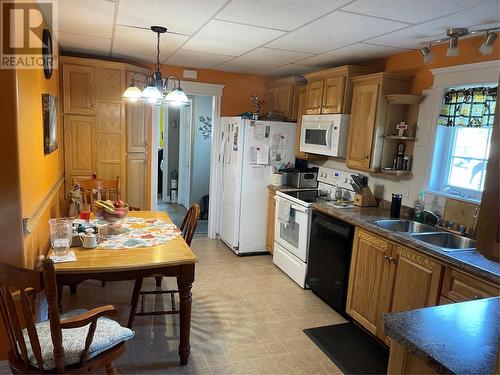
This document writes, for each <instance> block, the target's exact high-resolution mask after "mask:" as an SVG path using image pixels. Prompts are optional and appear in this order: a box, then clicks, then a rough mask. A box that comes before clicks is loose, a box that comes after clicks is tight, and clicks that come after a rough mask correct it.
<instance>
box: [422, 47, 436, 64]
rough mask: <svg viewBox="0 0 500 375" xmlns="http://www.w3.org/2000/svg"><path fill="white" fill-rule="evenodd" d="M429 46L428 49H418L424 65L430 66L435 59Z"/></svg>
mask: <svg viewBox="0 0 500 375" xmlns="http://www.w3.org/2000/svg"><path fill="white" fill-rule="evenodd" d="M430 48H431V46H430V45H429V47H423V48H421V49H420V53H422V57H423V59H424V64H426V65H428V64H432V63H433V62H434V61H436V57H435V56H434V54H433V53H432V52H431V49H430Z"/></svg>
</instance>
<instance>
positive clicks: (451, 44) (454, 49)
mask: <svg viewBox="0 0 500 375" xmlns="http://www.w3.org/2000/svg"><path fill="white" fill-rule="evenodd" d="M446 56H458V37H456V36H452V37H450V40H449V41H448V49H447V50H446Z"/></svg>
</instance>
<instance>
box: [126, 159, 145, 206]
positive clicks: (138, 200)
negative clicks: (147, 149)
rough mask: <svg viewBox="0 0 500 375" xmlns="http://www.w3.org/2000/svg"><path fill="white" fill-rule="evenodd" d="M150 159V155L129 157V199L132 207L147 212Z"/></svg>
mask: <svg viewBox="0 0 500 375" xmlns="http://www.w3.org/2000/svg"><path fill="white" fill-rule="evenodd" d="M148 180H149V159H148V154H144V153H137V154H128V155H127V199H128V204H129V205H130V206H132V207H138V208H140V209H141V210H147V209H148V207H149V204H148V201H149V199H148Z"/></svg>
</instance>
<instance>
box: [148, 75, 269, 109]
mask: <svg viewBox="0 0 500 375" xmlns="http://www.w3.org/2000/svg"><path fill="white" fill-rule="evenodd" d="M150 69H153V67H152V66H151V67H150ZM183 69H191V68H184V67H180V66H173V65H163V72H162V73H163V75H164V76H168V75H171V74H173V75H176V76H177V77H179V78H180V79H182V80H185V81H195V82H203V83H218V84H221V85H224V91H223V94H222V103H221V107H222V108H221V116H234V115H238V114H240V113H242V112H247V111H250V112H251V111H253V106H252V104H251V102H250V95H257V96H258V97H263V96H264V91H265V89H266V87H265V82H266V81H267V80H268V78H267V77H265V76H258V75H252V74H240V73H230V72H222V71H219V70H209V69H195V68H192V69H193V70H196V71H197V72H198V79H196V80H190V79H184V78H182V70H183Z"/></svg>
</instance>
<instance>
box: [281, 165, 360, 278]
mask: <svg viewBox="0 0 500 375" xmlns="http://www.w3.org/2000/svg"><path fill="white" fill-rule="evenodd" d="M351 182H352V179H351V175H350V173H349V172H345V171H340V170H334V169H330V168H324V167H320V168H319V171H318V188H317V189H308V190H299V189H297V190H286V191H278V192H277V193H276V196H275V200H276V218H275V226H274V254H273V262H274V264H276V265H277V266H278V267H279V268H281V270H283V272H285V273H286V274H287V275H288V276H290V277H291V278H292V279H293V280H294V281H295V282H296V283H297V284H299V285H300V286H301V287H302V288H305V287H306V274H307V257H308V248H309V232H310V227H311V216H312V207H311V206H312V205H313V204H314V203H317V202H326V203H327V204H331V205H332V206H334V207H336V208H351V207H353V205H352V199H353V198H354V190H353V188H352V186H351ZM337 188H340V189H341V190H342V197H343V200H342V202H341V203H339V202H338V201H337V200H336V199H335V192H336V190H337ZM288 212H289V214H288Z"/></svg>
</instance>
